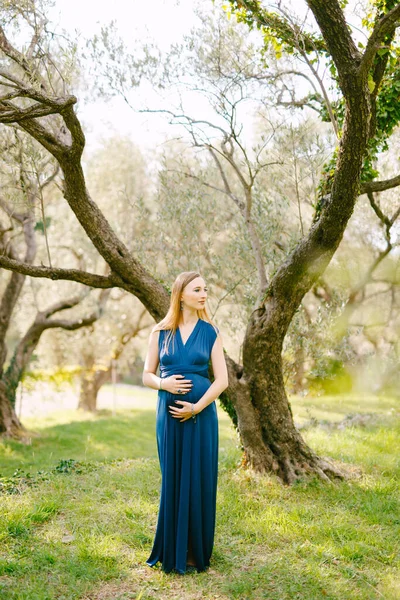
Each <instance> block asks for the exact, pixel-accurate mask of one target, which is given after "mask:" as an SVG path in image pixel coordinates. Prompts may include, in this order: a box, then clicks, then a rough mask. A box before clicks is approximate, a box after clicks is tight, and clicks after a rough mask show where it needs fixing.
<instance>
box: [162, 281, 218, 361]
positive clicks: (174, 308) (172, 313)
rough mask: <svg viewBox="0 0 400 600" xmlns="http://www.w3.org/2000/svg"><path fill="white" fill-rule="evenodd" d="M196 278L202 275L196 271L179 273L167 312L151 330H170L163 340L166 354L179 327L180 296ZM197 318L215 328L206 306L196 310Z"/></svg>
mask: <svg viewBox="0 0 400 600" xmlns="http://www.w3.org/2000/svg"><path fill="white" fill-rule="evenodd" d="M196 277H202V275H200V273H197V272H196V271H183V272H182V273H179V275H178V276H177V278H176V279H175V281H174V283H173V286H172V291H171V300H170V305H169V309H168V312H167V314H166V315H165V317H164V318H163V319H162V321H160V322H159V323H157V325H156V326H155V327H154V328H153V331H160V330H162V329H169V330H170V331H169V332H168V334H167V335H166V336H165V339H164V350H165V352H166V353H167V354H168V346H169V343H170V341H171V339H172V338H173V337H174V338H175V334H176V330H177V329H178V326H179V319H180V314H181V301H180V298H181V294H182V292H183V290H184V289H185V287H186V286H187V285H188V283H190V282H191V281H193V279H196ZM197 316H198V317H199V319H202V320H203V321H207V322H208V323H210V325H212V326H213V327H214V328H215V324H214V323H213V322H212V321H211V319H210V316H209V314H208V311H207V308H206V305H204V307H203V308H201V309H199V310H197Z"/></svg>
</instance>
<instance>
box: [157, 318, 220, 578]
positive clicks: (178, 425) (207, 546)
mask: <svg viewBox="0 0 400 600" xmlns="http://www.w3.org/2000/svg"><path fill="white" fill-rule="evenodd" d="M167 333H168V331H167V330H161V331H160V335H159V341H158V348H159V360H160V377H161V378H164V377H169V376H170V375H184V377H185V379H191V380H192V383H193V387H192V389H191V390H190V391H189V392H187V393H185V394H182V395H179V394H172V393H170V392H167V391H166V390H160V391H159V392H158V401H157V409H156V435H157V449H158V457H159V460H160V469H161V479H162V484H161V496H160V506H159V513H158V522H157V530H156V534H155V539H154V544H153V549H152V551H151V554H150V557H149V558H148V559H147V561H146V564H148V565H149V566H151V567H152V566H154V565H155V564H156V563H157V562H158V561H160V562H161V564H162V570H163V571H165V572H166V573H169V572H170V571H172V570H173V569H175V571H177V572H178V573H181V574H184V573H185V572H186V559H187V551H188V546H189V542H191V546H192V553H193V557H194V562H195V564H196V569H197V572H200V571H204V570H205V569H206V568H207V567H208V566H209V564H210V557H211V553H212V549H213V545H214V531H215V513H216V499H217V478H218V417H217V408H216V405H215V402H211V404H209V405H208V406H207V407H206V408H205V409H204V410H202V411H201V412H200V413H198V414H197V415H196V418H195V420H194V419H192V418H190V419H188V420H186V421H183V422H181V421H180V419H177V418H176V417H173V416H172V415H171V413H170V411H169V410H168V407H169V406H171V405H172V406H174V402H175V400H180V399H182V400H185V401H187V402H192V403H196V402H197V401H198V400H199V399H200V398H201V397H202V396H203V395H204V393H205V392H206V390H207V389H208V388H209V387H210V385H211V381H210V379H209V378H208V363H209V360H210V356H211V350H212V347H213V345H214V342H215V340H216V337H217V333H216V331H215V329H214V327H213V326H212V325H211V324H210V323H208V322H207V321H204V320H203V319H199V320H198V321H197V323H196V325H195V327H194V329H193V330H192V333H191V334H190V336H189V338H188V339H187V341H186V343H185V344H184V343H183V341H182V337H181V333H180V331H179V328H178V329H177V331H176V334H175V336H173V337H172V340H171V341H170V344H169V349H168V354H166V353H165V351H163V349H162V346H163V341H164V336H166V335H167ZM175 406H176V407H178V408H180V407H181V406H182V405H180V404H175Z"/></svg>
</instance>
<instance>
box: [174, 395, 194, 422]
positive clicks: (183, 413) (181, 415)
mask: <svg viewBox="0 0 400 600" xmlns="http://www.w3.org/2000/svg"><path fill="white" fill-rule="evenodd" d="M175 404H183V406H182V408H177V407H176V406H169V411H170V414H171V416H173V417H174V418H175V419H180V422H181V423H183V421H187V420H188V419H190V418H191V417H192V414H193V415H195V414H196V408H195V406H196V405H194V409H193V413H192V403H191V402H185V401H184V400H175Z"/></svg>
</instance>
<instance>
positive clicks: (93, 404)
mask: <svg viewBox="0 0 400 600" xmlns="http://www.w3.org/2000/svg"><path fill="white" fill-rule="evenodd" d="M110 375H111V368H108V369H107V370H106V371H92V369H84V370H83V372H82V375H81V388H80V393H79V403H78V409H81V410H85V411H88V412H93V413H94V412H96V411H97V396H98V393H99V390H100V388H101V387H102V386H103V385H104V384H105V383H107V381H109V379H110Z"/></svg>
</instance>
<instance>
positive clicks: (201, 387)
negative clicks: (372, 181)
mask: <svg viewBox="0 0 400 600" xmlns="http://www.w3.org/2000/svg"><path fill="white" fill-rule="evenodd" d="M179 374H180V373H178V375H179ZM182 375H184V376H185V377H184V378H185V379H190V380H191V382H192V384H193V387H192V389H191V390H190V392H184V393H183V394H172V393H171V392H168V391H166V390H165V391H163V390H161V391H159V392H158V395H159V398H160V400H164V401H165V402H166V404H167V406H169V405H171V404H174V402H175V401H176V400H180V399H181V400H185V401H186V402H197V401H198V400H200V398H201V397H202V396H204V394H205V393H206V391H207V390H208V388H209V387H210V385H211V381H210V380H209V379H208V377H203V376H202V375H198V374H197V373H182ZM182 380H183V378H182Z"/></svg>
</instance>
